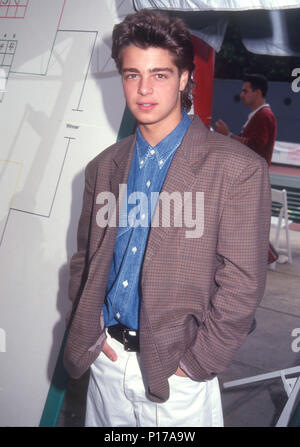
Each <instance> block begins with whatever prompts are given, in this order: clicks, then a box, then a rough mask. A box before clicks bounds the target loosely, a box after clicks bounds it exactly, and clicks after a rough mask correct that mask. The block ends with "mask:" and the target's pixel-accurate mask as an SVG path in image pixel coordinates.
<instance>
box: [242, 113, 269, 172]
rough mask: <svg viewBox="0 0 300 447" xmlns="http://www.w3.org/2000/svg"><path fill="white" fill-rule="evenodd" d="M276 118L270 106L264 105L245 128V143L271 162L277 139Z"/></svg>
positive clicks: (243, 134)
mask: <svg viewBox="0 0 300 447" xmlns="http://www.w3.org/2000/svg"><path fill="white" fill-rule="evenodd" d="M276 130H277V125H276V118H275V116H274V114H273V112H272V110H271V109H270V107H269V106H266V107H262V108H261V109H260V110H258V112H256V113H255V114H254V115H253V117H252V118H251V119H250V121H249V122H248V124H247V125H246V127H245V128H244V129H243V131H242V134H241V136H242V137H243V143H244V144H246V146H248V147H250V148H251V149H252V150H254V151H255V152H256V153H257V154H259V155H261V156H262V157H263V158H264V159H265V160H266V162H267V163H268V165H269V166H270V164H271V159H272V154H273V148H274V143H275V139H276Z"/></svg>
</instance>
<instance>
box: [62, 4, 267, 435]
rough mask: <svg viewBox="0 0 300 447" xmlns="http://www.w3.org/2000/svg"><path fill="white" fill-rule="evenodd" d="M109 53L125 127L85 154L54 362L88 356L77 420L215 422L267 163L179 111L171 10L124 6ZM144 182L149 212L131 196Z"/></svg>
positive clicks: (188, 51)
mask: <svg viewBox="0 0 300 447" xmlns="http://www.w3.org/2000/svg"><path fill="white" fill-rule="evenodd" d="M112 56H113V58H114V59H115V61H116V64H117V67H118V69H119V71H120V74H121V77H122V83H123V88H124V94H125V98H126V102H127V105H128V107H129V109H130V110H131V112H132V113H133V115H134V116H135V118H136V120H137V124H138V128H137V132H136V134H135V135H133V136H130V137H128V138H125V139H123V140H122V141H120V142H118V143H117V144H114V145H113V146H111V147H110V148H108V149H106V150H105V151H104V152H102V153H101V154H99V155H98V156H97V157H96V158H95V159H94V160H92V161H91V162H90V163H89V164H88V166H87V168H86V184H85V192H84V197H83V208H82V214H81V217H80V221H79V227H78V252H77V253H75V254H74V256H73V257H72V260H71V265H70V269H71V279H70V297H71V299H72V300H73V302H74V312H73V317H72V319H71V322H70V326H69V333H68V339H67V344H66V350H65V366H66V368H67V370H68V371H69V373H70V375H71V376H72V377H74V378H76V377H80V376H81V375H82V374H83V373H84V372H85V371H86V370H87V369H88V368H89V367H91V374H90V382H89V389H88V396H87V412H86V425H87V426H97V425H98V426H164V427H168V426H169V427H173V426H221V425H222V424H223V417H222V409H221V400H220V391H219V386H218V380H217V374H218V373H220V372H221V371H224V370H225V369H226V368H227V366H228V365H229V363H230V362H231V360H232V358H233V356H234V354H235V352H236V351H237V349H238V348H239V346H240V345H241V343H242V341H243V340H244V339H245V337H246V336H247V333H248V330H249V327H250V325H251V322H252V320H253V315H254V312H255V309H256V307H257V305H258V303H259V302H260V299H261V298H262V296H263V292H264V286H265V276H266V264H267V263H266V258H267V246H268V233H269V221H270V208H271V207H270V188H269V180H268V172H267V165H266V163H265V162H264V160H262V159H261V157H258V156H257V155H256V154H255V153H254V152H251V151H249V150H247V148H246V147H245V146H243V145H241V144H240V143H238V142H235V141H233V140H231V139H228V138H224V137H223V136H222V135H219V134H217V133H215V132H209V131H208V130H207V129H206V127H205V126H204V125H203V124H202V122H201V121H200V119H199V118H198V117H194V118H193V119H190V117H189V116H188V115H187V113H186V112H187V111H188V110H189V108H190V106H191V99H190V94H191V86H192V81H191V76H192V71H193V68H194V64H193V47H192V42H191V36H190V34H189V32H188V30H187V28H186V27H185V25H184V23H183V22H182V21H181V20H178V19H175V18H169V17H168V16H167V15H165V14H164V15H162V14H160V13H157V12H151V11H147V10H144V11H140V12H138V13H136V14H132V15H129V16H127V17H126V18H125V20H124V21H123V22H122V23H120V24H119V25H116V26H115V28H114V31H113V48H112ZM122 184H123V185H124V184H126V185H127V190H126V191H125V192H124V193H123V195H122V194H120V195H119V190H120V185H122ZM141 193H142V195H141ZM152 193H161V194H160V195H159V199H158V200H157V202H156V208H155V212H154V215H153V216H152V215H151V213H149V212H148V213H147V206H145V203H144V201H143V200H140V202H143V206H145V211H144V209H143V208H142V205H141V203H139V204H138V200H139V198H141V197H145V196H146V197H147V201H149V202H151V199H152V198H153V194H152ZM121 195H122V197H121ZM163 195H164V197H169V199H170V200H169V205H170V206H169V210H168V211H167V212H166V210H164V208H163V206H161V205H162V203H161V202H162V201H161V197H162V196H163ZM111 196H114V197H116V198H117V202H116V204H115V206H114V207H112V208H113V210H112V209H111V208H110V207H108V206H107V201H105V200H103V198H105V197H106V198H108V199H109V198H111ZM134 197H136V198H137V199H136V200H132V199H133V198H134ZM156 197H157V195H156ZM171 197H172V200H171ZM187 197H189V198H191V197H194V199H191V200H186V198H187ZM195 197H196V200H195ZM197 198H198V199H199V198H200V199H199V200H198V201H197ZM202 199H203V201H202ZM171 202H172V205H171ZM119 205H121V206H119ZM151 208H152V207H151ZM148 209H150V206H149V207H148ZM103 210H104V211H103ZM199 210H200V213H199ZM111 211H113V212H111ZM107 215H108V217H107ZM195 215H196V216H197V219H195V220H194V221H193V219H192V217H193V216H195ZM105 216H106V217H107V220H105ZM182 216H183V217H184V219H183V220H184V222H183V223H182V224H181V225H178V221H180V219H181V217H182ZM115 217H117V222H118V223H119V227H116V225H114V221H115ZM154 221H155V222H156V223H158V225H154ZM181 221H182V219H181ZM191 222H192V223H193V224H195V226H197V224H199V222H200V223H201V222H202V223H203V231H200V232H197V231H196V232H193V231H191ZM176 223H177V224H176Z"/></svg>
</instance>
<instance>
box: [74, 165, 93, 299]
mask: <svg viewBox="0 0 300 447" xmlns="http://www.w3.org/2000/svg"><path fill="white" fill-rule="evenodd" d="M95 180H96V170H95V169H94V166H93V164H92V163H89V164H88V165H87V167H86V169H85V187H84V193H83V201H82V211H81V215H80V219H79V223H78V230H77V252H76V253H75V254H74V255H73V256H72V258H71V260H70V280H69V298H70V300H71V301H72V303H73V306H74V305H75V303H76V301H77V298H78V297H79V296H80V293H81V289H82V286H83V285H84V280H85V273H86V270H87V266H88V246H89V237H90V228H91V220H92V211H93V203H94V194H95V192H94V190H95Z"/></svg>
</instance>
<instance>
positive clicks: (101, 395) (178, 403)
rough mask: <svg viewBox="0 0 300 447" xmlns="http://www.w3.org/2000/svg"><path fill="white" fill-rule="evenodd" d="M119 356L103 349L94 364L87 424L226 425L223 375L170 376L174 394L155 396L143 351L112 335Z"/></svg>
mask: <svg viewBox="0 0 300 447" xmlns="http://www.w3.org/2000/svg"><path fill="white" fill-rule="evenodd" d="M107 341H108V343H109V345H110V346H111V347H112V348H113V349H114V350H115V351H116V353H117V355H118V359H117V361H116V362H112V361H111V360H109V359H108V358H107V357H106V355H105V354H103V353H102V352H101V354H100V355H99V357H98V358H97V359H96V360H95V362H94V363H93V364H92V366H91V374H90V381H89V387H88V394H87V407H86V419H85V426H86V427H221V426H223V414H222V406H221V398H220V389H219V384H218V380H217V378H214V379H212V380H210V381H207V382H195V381H193V380H191V379H189V378H188V377H180V376H176V375H173V376H171V377H170V378H169V385H170V397H169V399H168V400H167V401H166V402H164V403H156V402H152V401H151V400H149V399H148V398H147V396H146V393H145V386H144V382H143V377H142V374H141V368H140V363H139V362H140V360H139V357H140V355H139V354H138V353H135V352H126V351H124V348H123V345H122V344H121V343H119V342H118V341H117V340H115V339H113V338H111V337H110V336H109V335H108V340H107Z"/></svg>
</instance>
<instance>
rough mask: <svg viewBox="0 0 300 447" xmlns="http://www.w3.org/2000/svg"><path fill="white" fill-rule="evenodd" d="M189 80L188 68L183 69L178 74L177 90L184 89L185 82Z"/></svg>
mask: <svg viewBox="0 0 300 447" xmlns="http://www.w3.org/2000/svg"><path fill="white" fill-rule="evenodd" d="M188 80H189V71H188V70H184V71H183V72H182V73H181V75H180V84H179V90H180V91H181V92H183V90H184V89H185V87H186V85H187V83H188Z"/></svg>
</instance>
